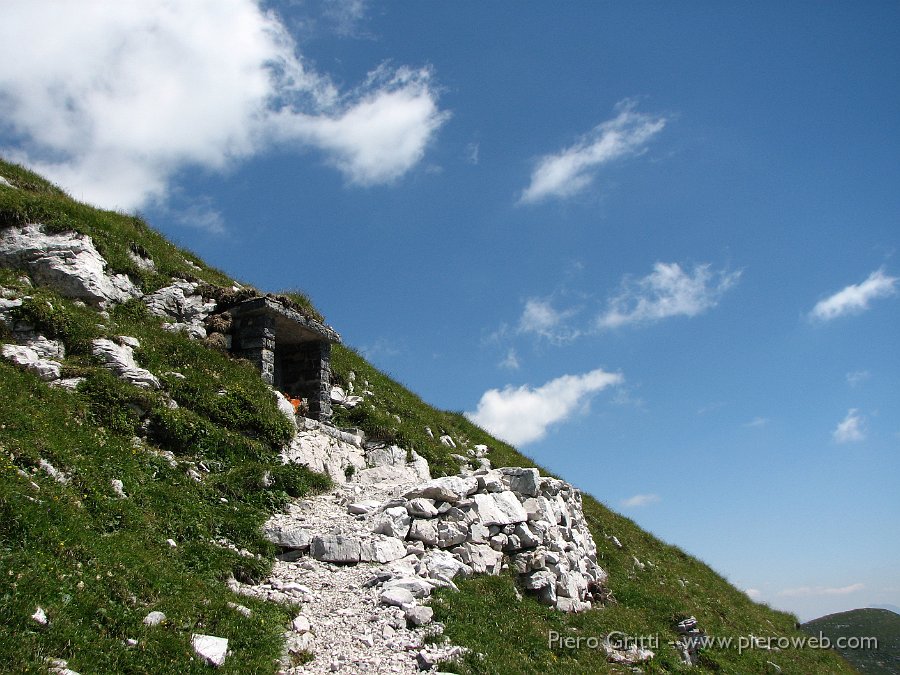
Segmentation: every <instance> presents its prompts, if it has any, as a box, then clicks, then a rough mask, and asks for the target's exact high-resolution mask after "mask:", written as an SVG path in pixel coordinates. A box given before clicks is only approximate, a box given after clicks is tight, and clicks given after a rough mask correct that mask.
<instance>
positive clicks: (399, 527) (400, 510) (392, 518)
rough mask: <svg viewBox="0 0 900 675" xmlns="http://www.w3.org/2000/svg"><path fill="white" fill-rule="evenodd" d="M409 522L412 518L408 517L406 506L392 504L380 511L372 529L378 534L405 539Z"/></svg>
mask: <svg viewBox="0 0 900 675" xmlns="http://www.w3.org/2000/svg"><path fill="white" fill-rule="evenodd" d="M411 523H412V518H410V517H409V513H408V512H407V511H406V507H404V506H392V507H390V508H387V509H385V510H384V511H382V512H381V514H380V515H379V516H378V519H377V520H376V521H375V526H374V527H373V528H372V529H373V530H374V531H375V532H376V533H378V534H385V535H387V536H389V537H396V538H397V539H406V536H407V534H409V528H410V524H411Z"/></svg>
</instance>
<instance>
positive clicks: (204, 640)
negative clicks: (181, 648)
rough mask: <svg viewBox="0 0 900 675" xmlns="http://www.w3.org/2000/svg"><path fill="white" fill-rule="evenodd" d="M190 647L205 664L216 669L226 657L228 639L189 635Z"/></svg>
mask: <svg viewBox="0 0 900 675" xmlns="http://www.w3.org/2000/svg"><path fill="white" fill-rule="evenodd" d="M191 647H193V648H194V653H195V654H197V656H199V657H200V658H201V659H203V660H204V661H205V662H206V663H207V664H209V665H211V666H215V667H216V668H218V667H219V666H221V665H222V664H223V663H225V657H226V656H227V655H228V638H221V637H216V636H215V635H202V634H200V633H194V634H193V635H191Z"/></svg>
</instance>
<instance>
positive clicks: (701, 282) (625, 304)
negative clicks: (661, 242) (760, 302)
mask: <svg viewBox="0 0 900 675" xmlns="http://www.w3.org/2000/svg"><path fill="white" fill-rule="evenodd" d="M740 276H741V272H740V271H737V272H726V271H724V270H722V271H719V272H713V271H711V270H710V266H709V265H696V266H695V267H694V270H693V273H692V274H689V273H687V272H685V271H684V270H682V269H681V266H680V265H678V263H659V262H658V263H656V264H655V265H654V266H653V272H651V273H650V274H648V275H647V276H645V277H642V278H640V279H637V280H630V279H627V278H626V279H625V280H624V281H623V282H622V290H621V291H620V292H619V294H618V295H616V296H614V297H612V298H611V299H610V300H609V303H608V307H607V310H606V312H604V313H603V314H601V315H600V316H599V317H598V318H597V328H598V329H600V330H603V329H608V328H616V327H618V326H623V325H625V324H629V323H644V322H650V321H658V320H659V319H665V318H667V317H672V316H697V315H698V314H702V313H703V312H705V311H706V310H708V309H710V308H712V307H715V306H716V304H717V303H718V301H719V298H721V297H722V295H723V294H724V293H725V291H727V290H728V289H729V288H731V287H732V286H733V285H734V284H735V283H736V282H737V280H738V279H739V278H740Z"/></svg>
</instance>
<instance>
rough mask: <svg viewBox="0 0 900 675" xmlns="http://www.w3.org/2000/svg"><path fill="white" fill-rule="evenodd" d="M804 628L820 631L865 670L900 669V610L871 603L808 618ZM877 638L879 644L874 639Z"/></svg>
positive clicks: (892, 671)
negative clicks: (871, 605) (875, 643)
mask: <svg viewBox="0 0 900 675" xmlns="http://www.w3.org/2000/svg"><path fill="white" fill-rule="evenodd" d="M800 628H801V629H802V630H804V631H806V632H807V633H809V634H810V635H816V636H817V635H819V634H820V633H821V634H822V635H824V636H825V637H827V638H828V639H829V640H831V641H832V643H833V648H834V649H836V650H837V651H838V652H839V653H840V654H841V655H842V656H843V657H844V658H845V659H847V660H848V661H849V662H850V663H852V664H853V666H854V667H855V668H856V669H857V670H859V672H861V673H875V674H878V675H882V674H885V675H896V674H897V673H900V613H898V612H895V611H893V610H891V609H882V608H875V607H869V608H866V609H852V610H850V611H848V612H838V613H836V614H828V615H826V616H823V617H819V618H818V619H813V620H812V621H807V622H806V623H804V624H802V625H801V626H800ZM872 638H874V639H875V640H877V647H875V646H874V645H873V644H871V642H870V640H871V639H872Z"/></svg>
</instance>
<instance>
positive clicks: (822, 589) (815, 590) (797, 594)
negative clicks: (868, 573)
mask: <svg viewBox="0 0 900 675" xmlns="http://www.w3.org/2000/svg"><path fill="white" fill-rule="evenodd" d="M865 587H866V586H865V584H860V583H857V584H850V585H849V586H841V587H838V588H833V587H829V586H799V587H797V588H785V589H784V590H783V591H779V592H778V595H780V596H783V597H786V598H801V597H810V596H819V595H850V594H851V593H856V592H857V591H861V590H863V589H864V588H865Z"/></svg>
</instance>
